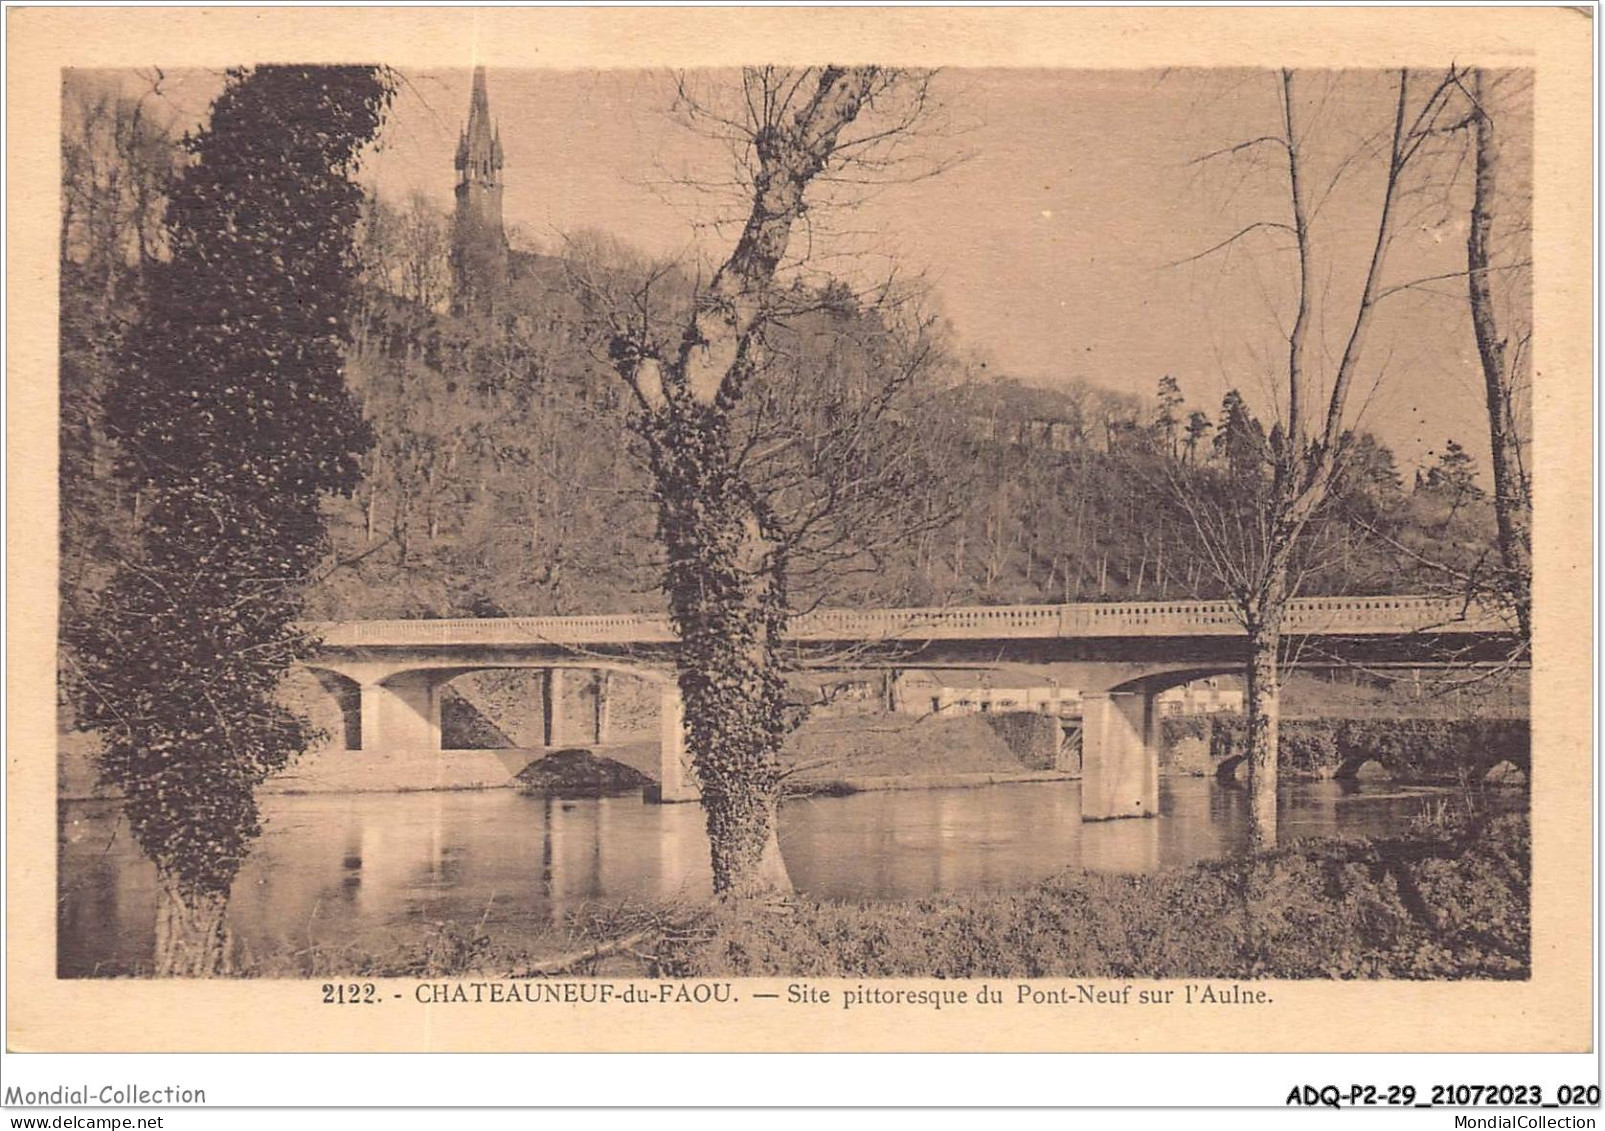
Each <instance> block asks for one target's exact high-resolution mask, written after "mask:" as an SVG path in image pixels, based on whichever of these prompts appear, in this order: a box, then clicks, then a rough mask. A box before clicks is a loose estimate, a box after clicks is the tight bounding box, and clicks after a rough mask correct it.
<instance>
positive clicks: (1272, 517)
mask: <svg viewBox="0 0 1605 1131" xmlns="http://www.w3.org/2000/svg"><path fill="white" fill-rule="evenodd" d="M1458 76H1459V72H1458V71H1457V70H1454V69H1451V70H1450V71H1448V72H1447V73H1445V74H1443V75H1441V76H1436V77H1434V78H1433V79H1431V80H1429V81H1427V82H1421V81H1420V80H1418V79H1416V78H1415V77H1414V76H1412V74H1411V73H1410V72H1409V71H1408V70H1401V71H1399V72H1397V73H1396V75H1395V77H1394V78H1393V80H1392V86H1393V88H1394V90H1393V97H1392V98H1391V99H1390V101H1391V103H1392V107H1391V109H1392V113H1391V116H1390V117H1391V121H1390V122H1389V124H1388V126H1387V127H1386V128H1385V129H1384V130H1383V131H1382V132H1381V133H1380V135H1379V136H1380V138H1381V143H1380V154H1379V156H1380V160H1381V170H1380V186H1379V187H1380V199H1378V200H1377V202H1376V205H1375V211H1374V213H1373V214H1372V215H1373V219H1372V220H1371V221H1370V226H1369V231H1368V233H1367V236H1368V240H1369V243H1370V254H1369V257H1368V258H1367V260H1366V263H1365V268H1364V275H1363V281H1362V282H1361V284H1360V286H1359V288H1358V295H1357V297H1356V298H1355V300H1354V305H1353V307H1352V309H1351V311H1350V313H1349V314H1347V315H1342V314H1339V313H1337V312H1336V311H1335V310H1334V307H1335V306H1336V301H1335V300H1334V299H1332V297H1331V291H1330V285H1329V278H1328V276H1327V275H1326V273H1325V272H1326V270H1327V268H1325V267H1324V265H1322V264H1320V263H1319V262H1318V256H1317V247H1316V242H1317V241H1316V237H1315V218H1316V216H1317V215H1318V213H1319V212H1320V209H1321V207H1322V205H1323V204H1324V203H1325V202H1326V201H1327V199H1328V198H1329V197H1330V195H1331V194H1332V192H1333V191H1334V189H1335V188H1336V185H1337V183H1338V181H1339V180H1340V179H1341V178H1343V177H1345V176H1346V175H1348V174H1349V173H1350V172H1351V171H1352V168H1353V166H1355V165H1356V164H1358V163H1361V162H1364V161H1365V160H1366V159H1367V158H1369V157H1370V155H1371V143H1369V142H1367V141H1362V142H1360V143H1359V144H1358V145H1357V146H1356V147H1355V148H1354V149H1353V150H1352V152H1350V153H1349V154H1348V155H1346V156H1345V157H1344V158H1342V159H1341V160H1339V161H1338V162H1336V164H1335V165H1334V166H1333V167H1332V170H1331V171H1330V173H1329V174H1328V175H1327V177H1326V178H1325V179H1324V181H1323V180H1322V179H1321V178H1320V177H1319V175H1318V174H1317V172H1316V170H1317V169H1318V168H1319V166H1318V165H1317V163H1316V162H1315V160H1314V155H1313V153H1312V149H1313V146H1314V142H1313V140H1312V139H1313V138H1314V136H1315V135H1316V134H1317V132H1318V122H1319V118H1320V112H1321V109H1322V106H1323V104H1324V102H1325V101H1326V98H1325V96H1323V97H1321V98H1320V99H1318V100H1317V101H1316V103H1315V105H1314V106H1313V107H1310V106H1309V105H1308V104H1307V103H1305V102H1303V101H1301V98H1300V96H1299V91H1298V87H1299V86H1300V85H1301V84H1302V80H1301V79H1300V78H1299V77H1298V76H1296V75H1295V74H1294V72H1292V71H1290V70H1284V71H1282V72H1281V73H1280V74H1279V75H1278V76H1277V96H1278V102H1279V108H1280V111H1281V113H1280V119H1281V120H1280V123H1279V126H1280V128H1279V129H1277V130H1275V132H1268V133H1266V134H1264V135H1262V136H1257V137H1254V138H1251V139H1248V140H1246V141H1243V142H1239V143H1236V144H1234V145H1231V146H1229V147H1227V148H1224V149H1221V150H1219V151H1217V152H1214V153H1210V154H1206V155H1204V156H1203V157H1201V158H1199V159H1198V160H1199V161H1200V162H1203V161H1210V160H1214V159H1227V160H1251V161H1256V162H1257V161H1259V160H1260V157H1261V155H1262V154H1266V153H1269V154H1273V155H1274V164H1270V165H1267V166H1265V167H1266V168H1274V169H1277V170H1278V171H1279V173H1280V175H1281V176H1282V178H1284V184H1283V191H1284V192H1285V196H1286V200H1287V212H1286V214H1285V215H1283V216H1279V217H1276V218H1265V219H1260V220H1256V221H1254V222H1253V223H1251V224H1248V225H1245V226H1243V227H1242V228H1240V229H1239V230H1238V231H1236V232H1234V233H1233V234H1231V235H1230V236H1228V237H1227V238H1226V239H1224V240H1221V241H1219V242H1217V243H1216V244H1214V245H1213V246H1211V247H1209V248H1207V249H1206V250H1204V251H1202V252H1199V253H1198V254H1197V255H1195V256H1192V257H1190V259H1191V260H1198V259H1202V258H1204V257H1207V256H1210V255H1214V254H1217V253H1220V252H1223V251H1225V250H1227V249H1229V248H1234V247H1236V246H1238V245H1240V244H1242V243H1243V242H1244V241H1246V240H1251V239H1265V238H1275V239H1280V240H1281V241H1282V242H1284V244H1286V245H1289V246H1285V247H1284V248H1283V250H1285V251H1288V252H1291V261H1292V263H1293V267H1292V271H1291V279H1290V280H1289V282H1290V286H1291V290H1292V292H1293V293H1292V308H1293V309H1292V316H1291V318H1290V319H1289V320H1288V321H1287V322H1286V323H1285V325H1286V330H1285V338H1286V347H1287V348H1286V352H1285V354H1284V355H1283V356H1284V360H1283V361H1282V362H1280V363H1278V366H1277V371H1276V372H1275V381H1274V385H1275V393H1276V399H1277V406H1278V408H1280V409H1281V411H1282V412H1283V415H1282V417H1281V419H1280V421H1279V422H1278V423H1277V425H1276V427H1275V428H1274V429H1273V430H1272V431H1271V433H1270V435H1269V436H1268V437H1266V438H1265V442H1264V444H1263V448H1262V451H1261V454H1260V458H1259V459H1257V460H1256V461H1255V462H1256V463H1257V464H1258V466H1257V467H1255V468H1253V469H1252V472H1251V474H1249V475H1247V476H1244V475H1239V476H1237V477H1236V482H1234V484H1233V485H1232V487H1231V488H1230V497H1229V498H1227V499H1226V500H1224V501H1222V500H1220V499H1215V500H1213V501H1211V500H1209V499H1208V497H1207V494H1205V495H1201V494H1200V493H1199V492H1198V491H1197V484H1198V479H1197V477H1196V476H1191V475H1182V474H1179V473H1178V474H1176V475H1175V476H1173V478H1172V481H1171V487H1172V495H1173V497H1174V499H1175V501H1176V503H1177V504H1178V506H1179V509H1180V510H1181V512H1182V513H1183V515H1184V516H1185V520H1186V521H1185V524H1184V530H1185V531H1186V532H1187V534H1188V535H1189V539H1190V541H1191V542H1192V543H1193V547H1194V552H1196V553H1199V554H1200V555H1201V556H1202V557H1203V558H1204V559H1205V560H1206V561H1207V562H1208V563H1209V566H1210V569H1211V571H1212V572H1213V573H1215V575H1216V576H1217V578H1218V579H1219V581H1220V582H1221V583H1222V585H1223V586H1224V588H1225V589H1226V591H1227V593H1228V594H1229V596H1230V599H1231V601H1232V603H1233V604H1234V606H1235V607H1236V612H1237V615H1238V617H1239V618H1240V619H1241V621H1242V623H1243V627H1244V629H1245V631H1246V634H1247V638H1248V640H1247V651H1248V656H1247V694H1246V697H1245V700H1246V701H1245V711H1246V714H1247V730H1248V735H1247V746H1248V750H1247V762H1248V766H1249V793H1250V817H1251V841H1252V844H1253V846H1254V847H1256V848H1268V847H1271V846H1274V844H1275V843H1276V779H1277V774H1276V768H1277V749H1278V741H1277V736H1278V721H1279V717H1280V704H1279V677H1278V664H1279V653H1280V649H1281V645H1282V622H1283V617H1284V614H1285V612H1286V609H1287V605H1288V602H1289V601H1290V600H1291V599H1292V598H1293V597H1294V596H1296V595H1297V592H1298V586H1299V580H1300V575H1299V571H1298V569H1297V568H1296V561H1297V558H1298V554H1299V551H1300V548H1301V544H1302V542H1303V540H1304V538H1305V535H1306V531H1307V530H1308V529H1309V528H1310V525H1311V523H1312V521H1313V520H1314V519H1316V517H1317V515H1318V513H1319V512H1320V511H1321V509H1322V507H1323V506H1324V505H1325V504H1326V503H1327V501H1328V500H1329V498H1330V497H1331V495H1332V491H1333V485H1334V482H1335V480H1336V479H1337V477H1338V476H1339V474H1340V472H1341V471H1342V468H1343V464H1344V458H1345V452H1346V448H1347V446H1348V440H1349V439H1350V437H1351V436H1352V431H1351V429H1350V423H1349V420H1350V399H1351V395H1352V390H1353V388H1354V386H1355V383H1356V377H1357V374H1358V373H1359V370H1360V365H1361V361H1362V358H1363V357H1364V355H1365V345H1366V337H1367V333H1368V332H1369V330H1370V329H1371V326H1372V323H1373V320H1374V318H1375V315H1376V311H1377V308H1378V305H1379V304H1380V303H1381V302H1382V301H1383V300H1384V299H1386V298H1387V297H1388V295H1390V294H1392V293H1395V292H1397V291H1398V290H1400V289H1402V288H1401V287H1399V286H1389V285H1387V284H1386V283H1385V281H1384V278H1385V268H1386V264H1387V257H1388V251H1389V247H1390V244H1391V242H1392V240H1393V238H1394V235H1395V229H1396V226H1397V224H1398V221H1399V213H1400V204H1401V199H1402V198H1403V197H1404V196H1405V195H1406V193H1407V192H1409V191H1410V186H1409V184H1408V181H1407V175H1408V173H1409V171H1410V168H1411V165H1412V162H1413V161H1414V160H1415V158H1416V156H1417V154H1418V153H1419V152H1420V150H1421V148H1422V146H1423V145H1425V144H1426V143H1427V142H1428V141H1429V140H1431V139H1433V138H1435V137H1440V136H1442V135H1443V134H1444V133H1445V132H1446V131H1448V130H1451V129H1453V128H1454V125H1453V124H1452V123H1451V122H1450V121H1449V114H1450V104H1451V96H1452V93H1453V91H1454V89H1455V87H1456V83H1457V81H1458ZM1329 81H1330V80H1329ZM1327 93H1330V92H1329V91H1328V92H1327ZM1318 307H1319V308H1320V309H1319V311H1317V308H1318ZM1317 313H1319V315H1320V316H1321V318H1322V319H1323V320H1324V322H1325V323H1326V325H1328V326H1331V325H1334V324H1338V323H1339V319H1341V320H1342V321H1341V325H1343V326H1345V327H1346V328H1347V329H1346V333H1345V334H1344V337H1343V343H1344V344H1343V349H1342V352H1341V354H1340V355H1339V356H1338V357H1337V359H1336V361H1335V364H1333V363H1332V362H1331V361H1330V360H1329V358H1328V357H1327V356H1326V354H1325V353H1324V351H1323V350H1321V349H1320V348H1319V347H1318V346H1317V344H1316V343H1314V342H1312V341H1311V327H1312V323H1313V321H1314V319H1315V318H1316V316H1317ZM1323 379H1326V380H1323ZM1323 390H1324V392H1325V398H1324V399H1325V403H1324V405H1323V404H1320V403H1318V401H1319V400H1320V398H1321V397H1322V393H1323ZM1219 439H1220V437H1217V440H1219ZM1170 466H1171V467H1172V468H1174V469H1177V471H1178V472H1179V470H1180V464H1179V463H1172V464H1171V465H1170Z"/></svg>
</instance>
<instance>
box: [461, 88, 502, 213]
mask: <svg viewBox="0 0 1605 1131" xmlns="http://www.w3.org/2000/svg"><path fill="white" fill-rule="evenodd" d="M456 164H457V172H458V174H459V180H460V181H461V182H464V183H467V182H470V181H473V182H478V183H479V184H495V183H497V182H498V181H499V180H500V179H501V170H502V138H501V126H500V123H497V122H492V121H491V116H490V94H489V92H488V91H487V89H486V86H485V68H484V67H475V68H474V89H473V93H472V94H471V95H470V96H469V99H468V122H467V124H466V125H464V126H463V131H462V133H461V134H460V135H459V136H458V139H457V162H456Z"/></svg>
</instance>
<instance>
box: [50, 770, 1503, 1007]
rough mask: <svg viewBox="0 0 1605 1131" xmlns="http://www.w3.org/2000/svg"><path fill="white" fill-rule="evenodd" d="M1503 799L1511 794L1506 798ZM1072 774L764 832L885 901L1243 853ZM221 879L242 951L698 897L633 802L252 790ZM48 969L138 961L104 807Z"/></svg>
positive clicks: (86, 815) (86, 831)
mask: <svg viewBox="0 0 1605 1131" xmlns="http://www.w3.org/2000/svg"><path fill="white" fill-rule="evenodd" d="M1442 796H1444V791H1441V790H1433V789H1426V788H1420V789H1406V788H1400V787H1395V786H1390V785H1387V784H1383V783H1376V784H1366V785H1363V786H1360V787H1359V788H1358V789H1356V788H1355V787H1354V786H1353V784H1352V783H1337V782H1324V783H1311V784H1295V785H1290V786H1287V787H1285V788H1284V789H1283V791H1282V793H1281V818H1280V834H1281V838H1282V839H1283V840H1284V841H1287V840H1292V839H1295V838H1298V837H1308V836H1367V835H1374V834H1378V833H1384V832H1388V831H1391V830H1397V829H1398V828H1400V827H1402V826H1403V824H1404V823H1406V822H1407V821H1408V820H1409V819H1410V818H1412V817H1415V816H1419V815H1420V814H1422V813H1423V812H1425V811H1426V810H1427V809H1428V808H1429V806H1430V805H1431V803H1432V802H1433V801H1434V800H1436V799H1438V798H1441V797H1442ZM1511 801H1512V803H1520V802H1521V795H1519V794H1513V795H1512V798H1511ZM1080 804H1081V802H1080V793H1079V790H1078V788H1077V786H1076V785H1075V784H1074V783H1047V784H1032V785H1010V786H993V787H989V788H984V789H962V790H960V789H947V790H910V791H905V792H887V793H862V794H856V795H853V796H848V797H831V798H814V799H808V800H799V801H793V802H791V803H789V804H787V805H786V806H785V807H784V808H783V809H782V812H781V826H780V840H781V846H782V849H783V850H784V854H785V857H786V861H787V864H788V865H789V867H790V870H791V875H792V879H793V880H794V882H795V883H796V885H797V887H798V889H799V890H801V891H803V892H805V893H808V894H810V895H813V896H816V897H818V898H823V899H844V900H866V899H896V898H906V897H917V896H923V895H929V894H932V893H935V892H942V891H964V890H984V889H991V890H997V889H1006V888H1010V887H1018V886H1021V885H1023V884H1027V883H1030V882H1032V881H1034V880H1036V879H1039V878H1042V877H1044V876H1047V875H1050V874H1052V873H1054V872H1057V871H1059V870H1061V869H1063V868H1067V867H1085V868H1091V869H1095V870H1099V871H1108V872H1146V871H1152V870H1154V869H1156V868H1162V867H1167V866H1170V865H1176V864H1186V863H1190V862H1192V861H1196V860H1201V859H1211V858H1218V857H1222V856H1226V855H1230V854H1233V853H1238V852H1242V851H1244V850H1245V848H1246V846H1247V842H1248V828H1247V816H1248V814H1247V797H1246V795H1245V794H1244V793H1243V792H1242V791H1241V790H1237V789H1231V788H1225V787H1222V786H1219V785H1217V784H1216V783H1215V782H1213V781H1212V780H1208V779H1170V780H1167V781H1165V782H1164V783H1162V786H1161V790H1160V813H1161V817H1160V819H1158V820H1126V821H1103V822H1091V823H1083V822H1082V821H1081V819H1080ZM264 810H265V815H266V817H267V827H266V832H265V834H264V836H263V837H262V839H261V841H260V842H258V845H257V848H256V851H255V852H254V853H253V854H252V857H251V859H250V860H249V862H248V863H247V864H246V866H245V868H244V869H243V870H242V871H241V874H240V876H239V879H238V880H237V881H236V884H235V890H234V898H233V904H232V912H231V915H232V923H233V927H234V931H235V933H236V936H237V937H238V938H239V940H240V942H241V943H242V946H243V950H244V953H245V954H246V955H247V956H250V955H266V954H277V955H283V954H287V953H296V952H306V951H308V950H309V949H310V948H312V947H314V946H316V947H320V948H323V949H324V950H329V949H339V948H341V947H351V948H353V949H354V950H360V951H361V952H363V953H378V952H382V951H383V950H385V949H386V947H387V946H389V945H395V943H396V941H397V940H398V939H400V938H403V937H405V936H407V934H408V932H413V933H416V932H417V931H418V930H419V929H422V928H424V927H426V926H427V925H428V924H432V923H439V922H454V923H460V924H464V925H468V924H476V923H483V924H484V925H485V928H486V929H487V930H488V931H490V932H491V933H493V934H494V935H496V936H497V937H499V938H502V939H507V940H511V941H514V942H516V940H517V937H518V935H519V934H520V933H521V932H530V931H533V930H535V929H537V928H539V927H541V926H543V925H546V924H549V923H551V922H553V921H554V920H555V919H557V918H559V917H560V916H562V915H563V914H564V913H566V912H568V911H571V910H574V909H576V908H578V907H579V906H580V905H582V904H584V903H587V902H604V903H606V902H616V901H619V900H623V899H632V898H633V899H652V900H662V899H676V898H684V899H692V900H698V899H705V898H707V897H708V895H709V893H710V891H711V879H710V876H709V869H708V848H707V839H706V835H705V833H704V831H703V826H702V813H701V810H700V809H699V808H698V807H696V806H692V805H647V804H644V803H643V802H642V801H641V800H640V799H639V798H638V797H634V796H629V797H610V798H600V799H587V800H561V799H557V798H542V797H523V796H520V795H518V794H515V793H512V792H510V791H496V792H486V793H399V794H340V795H335V794H327V795H321V796H299V797H286V796H279V797H271V798H268V799H266V800H265V802H264ZM60 862H61V876H62V889H61V899H60V907H59V912H58V928H59V931H60V940H61V945H60V950H59V968H60V972H61V974H62V975H63V976H83V975H89V974H94V973H96V972H103V973H117V972H126V971H128V970H131V969H137V968H139V967H140V966H141V965H143V964H146V963H148V962H149V956H150V950H151V933H152V923H153V922H154V915H155V911H154V907H155V900H154V891H153V876H152V874H151V869H150V867H149V866H148V865H147V864H145V863H144V861H143V860H142V859H141V858H140V856H139V853H138V850H137V848H136V847H135V846H134V845H133V843H132V838H131V837H130V836H129V833H128V829H127V826H126V825H125V824H124V823H123V822H122V821H121V818H120V813H119V809H118V807H117V805H116V804H115V803H109V802H71V803H64V804H63V805H62V807H61V840H60Z"/></svg>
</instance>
